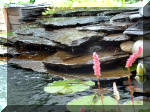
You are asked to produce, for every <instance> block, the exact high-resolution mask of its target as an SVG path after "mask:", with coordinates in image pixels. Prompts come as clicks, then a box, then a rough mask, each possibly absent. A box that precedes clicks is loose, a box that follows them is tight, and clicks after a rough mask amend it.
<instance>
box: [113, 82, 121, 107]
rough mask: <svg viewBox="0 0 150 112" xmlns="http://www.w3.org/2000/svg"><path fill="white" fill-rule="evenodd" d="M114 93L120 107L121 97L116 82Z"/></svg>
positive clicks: (114, 83)
mask: <svg viewBox="0 0 150 112" xmlns="http://www.w3.org/2000/svg"><path fill="white" fill-rule="evenodd" d="M113 91H114V96H115V99H116V101H117V102H118V105H119V100H120V95H119V91H118V89H117V85H116V82H113Z"/></svg>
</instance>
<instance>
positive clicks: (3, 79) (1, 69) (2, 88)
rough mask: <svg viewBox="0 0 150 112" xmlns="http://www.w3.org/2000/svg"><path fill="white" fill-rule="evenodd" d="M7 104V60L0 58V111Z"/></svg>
mask: <svg viewBox="0 0 150 112" xmlns="http://www.w3.org/2000/svg"><path fill="white" fill-rule="evenodd" d="M6 105H7V62H6V60H2V59H0V111H2V110H3V109H4V108H5V107H6Z"/></svg>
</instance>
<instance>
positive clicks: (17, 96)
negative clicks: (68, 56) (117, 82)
mask: <svg viewBox="0 0 150 112" xmlns="http://www.w3.org/2000/svg"><path fill="white" fill-rule="evenodd" d="M0 73H1V76H0V84H1V85H2V86H0V90H1V91H0V96H2V97H1V98H2V100H1V104H0V105H1V110H2V109H3V108H4V107H5V105H6V98H8V99H7V104H8V105H20V106H21V105H66V104H67V103H68V102H69V101H71V100H73V99H75V98H78V97H81V96H85V95H90V94H92V93H94V91H97V89H94V88H93V89H94V91H93V89H92V88H91V89H90V90H86V91H84V92H78V93H75V94H70V95H60V94H48V93H46V92H44V90H43V89H44V87H45V86H46V85H47V84H48V83H47V82H46V81H45V80H43V76H46V75H47V74H43V73H38V72H33V71H30V70H24V69H21V68H16V67H14V66H12V65H8V66H7V64H6V62H5V61H3V63H2V64H0ZM6 79H7V80H6ZM6 81H7V82H8V83H7V86H6ZM6 87H7V91H6ZM118 88H122V87H120V86H118ZM103 91H104V94H105V95H109V96H113V94H112V88H105V89H104V90H103ZM119 91H120V94H121V102H124V101H126V100H127V99H129V98H130V95H129V93H128V92H126V91H124V90H123V89H120V90H119ZM6 92H7V93H8V94H7V95H6Z"/></svg>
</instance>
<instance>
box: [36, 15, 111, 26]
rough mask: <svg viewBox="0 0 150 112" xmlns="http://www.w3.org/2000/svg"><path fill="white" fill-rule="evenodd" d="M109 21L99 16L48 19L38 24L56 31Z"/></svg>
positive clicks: (38, 21) (39, 21)
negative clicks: (57, 29)
mask: <svg viewBox="0 0 150 112" xmlns="http://www.w3.org/2000/svg"><path fill="white" fill-rule="evenodd" d="M108 20H109V19H108V18H107V17H97V16H93V17H92V16H88V17H58V18H47V19H44V20H37V23H39V24H41V25H43V26H44V27H46V28H53V29H56V28H65V27H75V26H83V25H88V24H93V23H97V22H103V21H108Z"/></svg>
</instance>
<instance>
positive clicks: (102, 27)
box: [77, 22, 133, 33]
mask: <svg viewBox="0 0 150 112" xmlns="http://www.w3.org/2000/svg"><path fill="white" fill-rule="evenodd" d="M132 24H133V23H132V22H112V23H111V22H107V23H101V24H96V25H89V26H83V27H79V28H77V29H78V30H81V31H86V30H87V31H88V30H89V31H102V32H107V33H114V32H123V31H124V30H125V29H126V28H128V27H129V26H131V25H132Z"/></svg>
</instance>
